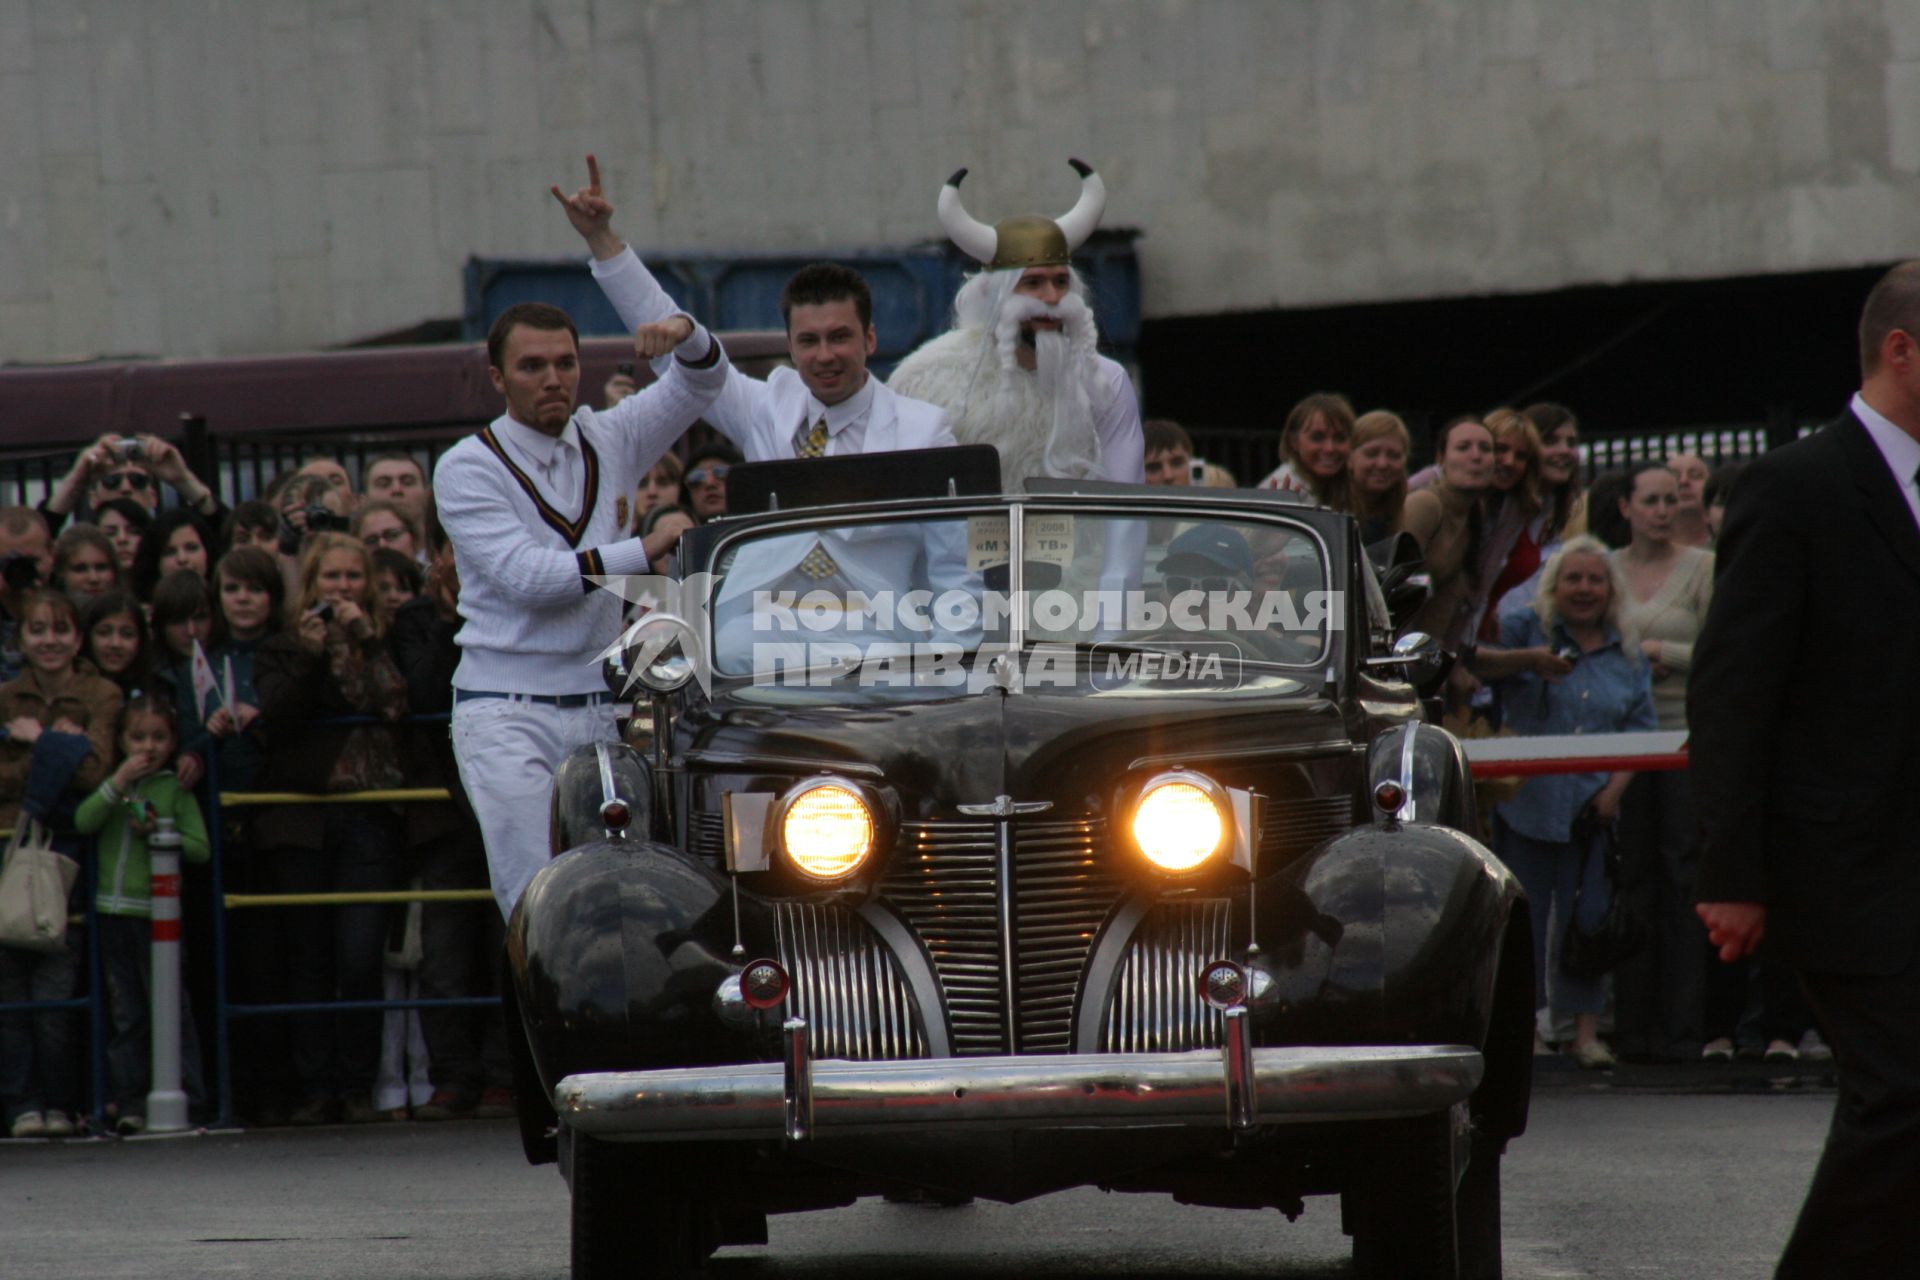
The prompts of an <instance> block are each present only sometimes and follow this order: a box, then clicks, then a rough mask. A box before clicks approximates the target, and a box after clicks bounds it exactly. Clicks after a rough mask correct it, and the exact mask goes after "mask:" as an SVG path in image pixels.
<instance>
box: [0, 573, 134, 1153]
mask: <svg viewBox="0 0 1920 1280" xmlns="http://www.w3.org/2000/svg"><path fill="white" fill-rule="evenodd" d="M20 648H21V651H22V653H23V655H24V657H25V659H26V669H25V670H23V671H22V672H21V673H20V675H19V676H18V677H16V678H15V679H13V680H10V681H8V682H7V683H6V684H4V685H0V735H3V739H0V827H4V828H11V827H13V826H14V825H15V824H17V823H20V822H25V821H28V820H32V821H35V822H39V823H41V824H42V825H44V826H46V827H47V828H48V829H49V830H50V831H51V832H52V834H53V844H54V848H56V849H58V850H59V851H60V852H62V853H64V854H66V855H67V856H68V857H71V858H74V859H76V860H83V854H84V853H85V850H86V846H85V843H84V841H83V840H82V838H81V836H80V834H79V832H78V831H76V830H75V829H74V825H73V812H74V806H75V805H76V804H77V803H78V802H79V799H80V797H81V796H83V795H85V794H86V793H87V792H89V791H91V790H92V789H93V788H94V787H96V786H98V785H99V783H100V779H101V778H103V777H104V776H106V772H107V770H108V768H109V767H111V765H112V763H113V742H114V733H113V730H114V725H115V722H116V721H117V720H118V718H119V715H120V690H119V689H118V688H116V687H115V686H114V684H113V682H112V681H111V680H107V679H105V678H104V677H101V676H97V675H94V674H93V673H92V671H91V670H88V669H85V668H83V667H82V665H81V659H80V615H79V613H78V611H77V610H76V609H75V608H74V606H73V601H71V600H69V599H67V597H66V596H64V595H62V594H61V593H60V592H58V591H49V590H35V591H29V592H26V593H25V594H24V595H23V597H22V598H21V602H20ZM82 936H83V935H82V933H81V931H80V930H77V929H69V930H68V931H67V945H66V948H65V949H64V950H62V951H57V952H39V951H24V950H20V949H18V948H14V947H0V1004H16V1003H26V1002H28V1001H52V1000H69V999H72V998H73V995H74V993H75V992H76V991H77V990H78V989H79V975H80V956H81V950H80V948H81V940H82ZM73 1033H74V1018H73V1015H72V1013H70V1012H69V1011H68V1010H65V1009H56V1010H46V1011H40V1012H34V1013H7V1014H0V1107H3V1108H4V1109H5V1122H6V1131H7V1132H8V1133H10V1134H11V1135H12V1136H13V1137H16V1138H33V1137H64V1136H66V1135H68V1134H71V1133H72V1132H73V1130H74V1123H73V1120H72V1119H71V1118H70V1117H69V1113H70V1112H73V1111H74V1110H75V1109H76V1106H77V1104H78V1102H79V1097H78V1089H77V1084H78V1082H79V1081H80V1080H81V1079H83V1078H84V1075H83V1073H82V1072H81V1070H80V1068H79V1063H78V1060H77V1055H76V1054H75V1052H74V1035H73Z"/></svg>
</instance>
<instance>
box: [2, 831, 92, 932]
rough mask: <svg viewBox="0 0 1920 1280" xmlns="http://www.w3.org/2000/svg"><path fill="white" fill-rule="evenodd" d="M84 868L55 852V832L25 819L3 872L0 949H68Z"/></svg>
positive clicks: (15, 835)
mask: <svg viewBox="0 0 1920 1280" xmlns="http://www.w3.org/2000/svg"><path fill="white" fill-rule="evenodd" d="M79 874H80V864H79V863H77V862H75V861H74V860H73V859H72V858H69V857H68V856H67V855H66V854H64V853H57V852H55V850H54V847H53V833H52V832H50V831H48V830H47V829H46V828H45V827H43V826H41V825H40V824H39V823H38V822H35V821H34V820H33V819H32V818H29V817H28V816H27V815H26V814H24V813H23V814H21V815H20V818H19V821H18V824H17V825H16V826H15V827H14V829H13V839H12V840H11V841H10V842H8V844H7V860H6V865H5V866H4V867H0V946H5V947H17V948H19V949H20V950H22V951H46V952H58V951H63V950H65V949H66V945H67V897H68V895H69V894H71V893H72V892H73V882H74V879H75V878H76V877H77V876H78V875H79Z"/></svg>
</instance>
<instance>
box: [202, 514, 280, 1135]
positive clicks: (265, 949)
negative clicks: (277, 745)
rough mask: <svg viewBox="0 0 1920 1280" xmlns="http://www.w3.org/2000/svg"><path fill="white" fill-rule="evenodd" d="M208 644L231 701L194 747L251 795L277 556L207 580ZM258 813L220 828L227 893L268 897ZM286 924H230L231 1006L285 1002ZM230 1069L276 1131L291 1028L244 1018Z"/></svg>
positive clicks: (256, 555)
mask: <svg viewBox="0 0 1920 1280" xmlns="http://www.w3.org/2000/svg"><path fill="white" fill-rule="evenodd" d="M213 596H214V619H213V643H212V647H211V648H210V649H209V651H208V659H209V661H210V662H211V663H212V665H213V668H214V671H215V674H216V675H217V676H218V678H219V679H220V682H221V686H222V692H223V695H224V694H225V692H226V688H227V685H228V683H229V677H231V686H232V691H231V697H230V698H227V697H223V700H222V704H221V706H220V707H219V708H218V709H216V710H215V711H214V712H213V713H212V714H211V715H209V716H208V717H207V719H206V731H205V735H204V737H203V738H202V739H201V740H199V741H197V742H195V743H193V744H190V748H191V749H192V750H194V751H197V752H201V753H207V759H208V760H209V761H210V762H211V761H212V760H215V759H217V760H218V762H219V767H220V777H219V781H220V787H221V789H222V790H225V791H251V790H256V789H257V787H258V784H259V779H260V773H261V770H262V769H263V768H264V766H265V762H266V746H267V744H266V734H265V723H264V721H263V720H262V718H261V715H260V693H259V688H258V683H257V680H256V674H257V673H256V670H255V660H256V658H257V656H258V654H259V652H260V646H261V645H263V644H265V643H266V642H267V641H268V640H269V639H271V638H272V637H273V636H276V635H278V634H279V633H280V630H281V627H282V624H283V623H284V621H285V618H286V578H285V576H284V575H283V574H282V573H281V571H280V558H279V556H278V555H277V554H275V553H272V552H268V551H263V550H261V549H260V548H259V547H246V546H242V547H235V548H234V549H233V550H231V551H229V552H227V553H226V554H225V555H223V556H221V557H220V562H219V563H218V564H217V565H215V566H214V570H213ZM256 812H257V810H254V809H228V810H225V811H224V814H223V817H222V826H221V841H222V844H221V848H222V851H223V852H222V874H223V876H224V879H225V888H226V889H227V891H228V892H237V893H268V892H271V891H272V889H273V885H272V883H271V882H270V881H268V880H267V879H265V878H264V876H263V872H262V868H261V866H260V860H259V859H258V858H256V857H254V856H253V850H254V849H255V848H257V843H256V841H255V840H254V837H253V823H252V821H251V818H252V815H253V814H254V813H256ZM282 923H283V918H282V916H281V915H280V913H278V912H274V911H242V912H239V913H238V914H236V915H233V916H230V917H229V918H228V924H227V930H228V933H227V936H228V939H229V941H228V956H229V960H228V974H229V978H228V980H229V982H230V983H231V984H232V990H231V998H232V999H234V1000H236V1001H239V1002H241V1003H256V1004H275V1003H280V1002H282V1001H284V1000H285V999H286V998H287V994H286V988H285V986H284V985H283V978H284V975H285V973H286V968H287V963H286V957H285V951H284V947H285V938H284V937H283V930H282V927H281V926H282ZM233 1036H234V1042H235V1048H236V1052H235V1060H236V1061H244V1062H245V1063H246V1064H247V1070H246V1071H245V1072H244V1073H242V1074H241V1075H240V1076H239V1077H238V1078H237V1079H236V1080H235V1092H236V1099H237V1102H238V1105H239V1106H240V1107H241V1110H242V1113H243V1114H244V1115H246V1116H247V1117H248V1118H249V1119H252V1120H255V1121H259V1122H267V1121H274V1122H282V1121H284V1120H285V1118H286V1106H287V1098H288V1096H289V1095H290V1094H291V1093H292V1092H293V1091H294V1086H293V1085H292V1083H291V1077H292V1068H291V1066H290V1065H289V1061H288V1051H287V1020H286V1019H285V1018H247V1019H243V1020H242V1021H240V1022H238V1023H236V1024H235V1025H234V1028H233Z"/></svg>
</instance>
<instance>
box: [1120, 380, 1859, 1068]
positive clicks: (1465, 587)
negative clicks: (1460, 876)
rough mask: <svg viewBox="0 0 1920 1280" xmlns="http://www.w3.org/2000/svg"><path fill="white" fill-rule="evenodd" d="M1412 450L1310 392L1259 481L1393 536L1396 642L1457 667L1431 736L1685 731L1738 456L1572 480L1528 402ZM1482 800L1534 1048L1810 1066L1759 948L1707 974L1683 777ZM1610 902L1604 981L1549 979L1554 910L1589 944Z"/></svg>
mask: <svg viewBox="0 0 1920 1280" xmlns="http://www.w3.org/2000/svg"><path fill="white" fill-rule="evenodd" d="M1146 426H1147V437H1148V439H1147V463H1146V466H1147V475H1148V479H1149V480H1150V481H1158V482H1161V483H1190V482H1193V481H1192V480H1191V479H1189V478H1188V477H1189V475H1190V474H1191V473H1193V472H1197V471H1198V470H1199V468H1198V467H1197V466H1195V465H1194V462H1193V446H1192V442H1191V440H1190V439H1189V438H1188V437H1187V436H1186V434H1185V433H1184V432H1183V431H1181V430H1180V429H1179V427H1178V426H1177V425H1176V424H1173V423H1165V422H1161V423H1154V422H1149V423H1148V424H1146ZM1411 454H1412V439H1411V436H1410V433H1409V432H1408V429H1407V427H1406V424H1405V423H1404V422H1403V421H1402V420H1401V419H1400V418H1399V417H1397V416H1396V415H1394V414H1393V413H1391V412H1388V411H1386V410H1379V409H1376V410H1373V411H1371V412H1367V413H1359V414H1356V413H1355V411H1354V408H1353V406H1352V404H1351V403H1350V402H1349V401H1348V400H1347V399H1346V397H1344V396H1340V395H1336V394H1331V393H1318V394H1315V395H1311V396H1308V397H1306V398H1305V399H1303V400H1302V401H1300V403H1299V404H1297V405H1296V406H1295V407H1294V409H1293V411H1292V412H1291V413H1290V414H1289V415H1288V416H1287V419H1286V422H1285V425H1284V427H1283V429H1282V432H1281V436H1280V441H1279V465H1278V466H1277V467H1276V468H1275V469H1274V470H1273V471H1272V473H1271V474H1269V475H1267V476H1266V477H1265V478H1264V479H1262V480H1261V481H1260V482H1259V484H1260V487H1261V488H1266V489H1280V490H1288V491H1292V492H1295V493H1298V494H1300V495H1301V496H1302V497H1303V498H1305V499H1306V500H1309V501H1312V502H1315V503H1317V504H1319V505H1321V506H1326V507H1331V508H1334V509H1336V510H1342V511H1347V512H1350V513H1352V514H1353V515H1354V516H1355V517H1356V518H1357V519H1359V520H1360V522H1361V525H1362V530H1363V536H1364V538H1365V539H1366V541H1367V542H1368V543H1369V545H1372V544H1377V543H1382V542H1384V541H1385V540H1387V539H1390V538H1392V537H1394V536H1395V535H1397V534H1401V533H1406V534H1411V535H1412V537H1413V538H1414V540H1415V541H1416V542H1417V544H1418V546H1419V550H1420V554H1421V557H1422V559H1423V568H1424V571H1425V572H1426V573H1427V575H1428V577H1429V580H1430V584H1431V587H1430V593H1429V595H1428V597H1427V599H1426V602H1425V603H1424V604H1423V605H1422V606H1421V607H1420V609H1419V610H1418V612H1417V613H1415V614H1414V615H1413V616H1412V617H1410V618H1408V619H1406V620H1405V621H1404V622H1403V623H1402V629H1403V630H1404V631H1421V632H1425V633H1427V634H1429V635H1432V636H1433V637H1435V638H1436V639H1437V640H1438V641H1439V642H1440V643H1441V645H1442V646H1443V647H1444V648H1445V649H1446V650H1447V651H1448V652H1450V653H1454V654H1458V655H1460V659H1461V660H1460V661H1459V662H1458V663H1456V664H1455V666H1454V667H1453V668H1452V671H1451V672H1450V674H1449V676H1448V677H1447V680H1446V683H1445V686H1444V688H1443V689H1442V690H1441V698H1442V706H1443V710H1444V711H1445V712H1446V714H1447V717H1448V722H1449V723H1450V724H1451V725H1453V726H1454V727H1456V728H1458V729H1460V730H1461V731H1462V732H1463V733H1467V734H1469V735H1478V734H1490V733H1503V734H1504V733H1513V734H1589V733H1608V732H1634V731H1656V730H1679V731H1684V730H1685V729H1686V727H1687V726H1686V680H1687V669H1688V666H1689V663H1690V660H1691V657H1692V647H1693V641H1694V639H1695V637H1696V636H1697V635H1698V634H1699V630H1700V627H1701V625H1702V624H1703V623H1704V621H1705V619H1706V614H1707V608H1708V605H1709V603H1710V601H1711V599H1712V592H1713V550H1712V545H1713V540H1714V538H1715V537H1716V536H1717V534H1718V530H1719V521H1720V518H1721V516H1722V515H1723V514H1724V512H1725V509H1726V501H1727V497H1728V495H1729V494H1730V493H1731V492H1732V489H1733V486H1734V485H1735V483H1737V481H1738V478H1739V473H1740V467H1739V465H1738V464H1730V465H1727V466H1723V467H1721V468H1719V469H1718V470H1710V469H1709V468H1708V466H1707V464H1706V463H1705V461H1703V460H1702V459H1701V458H1699V457H1696V456H1694V455H1692V454H1687V453H1675V454H1672V455H1669V456H1667V457H1665V458H1661V459H1658V460H1650V461H1644V462H1640V463H1637V464H1635V465H1633V466H1631V467H1627V468H1623V469H1619V470H1615V471H1607V472H1603V473H1601V474H1599V475H1597V476H1595V477H1594V479H1593V481H1592V483H1591V484H1587V483H1585V482H1584V481H1583V470H1584V468H1583V465H1582V459H1581V451H1580V428H1579V423H1578V421H1577V419H1576V418H1575V416H1574V414H1573V413H1572V412H1571V411H1569V410H1568V409H1566V408H1565V407H1564V406H1561V405H1557V404H1551V403H1540V404H1534V405H1529V406H1526V407H1525V408H1521V409H1516V408H1510V407H1501V408H1496V409H1492V410H1490V411H1487V412H1485V413H1476V414H1462V415H1459V416H1457V417H1454V418H1451V419H1449V420H1447V421H1446V422H1444V423H1443V424H1442V425H1441V427H1440V429H1439V430H1438V431H1437V432H1436V433H1435V436H1434V440H1433V459H1434V460H1433V462H1432V464H1431V465H1429V466H1427V467H1426V468H1424V469H1422V470H1419V471H1415V472H1412V473H1411V474H1409V470H1408V467H1409V458H1410V456H1411ZM1175 460H1177V462H1178V464H1179V465H1178V467H1177V468H1176V467H1174V466H1172V465H1168V464H1170V463H1171V462H1173V461H1175ZM1482 802H1483V816H1484V817H1485V819H1486V824H1485V825H1486V827H1487V834H1488V836H1489V839H1490V841H1491V843H1492V845H1493V847H1494V849H1495V851H1496V852H1497V853H1499V855H1500V856H1501V858H1502V859H1503V861H1505V862H1506V863H1507V864H1508V866H1509V867H1511V868H1512V869H1513V871H1514V873H1515V874H1516V875H1517V876H1518V877H1519V879H1520V880H1521V882H1522V884H1523V886H1524V887H1525V888H1526V890H1527V892H1528V896H1529V899H1530V901H1531V902H1532V904H1533V923H1534V934H1535V936H1534V944H1535V945H1534V951H1535V984H1536V993H1535V994H1536V1003H1537V1005H1538V1006H1539V1017H1538V1030H1539V1038H1538V1041H1537V1043H1536V1049H1537V1050H1538V1051H1539V1052H1541V1053H1550V1052H1553V1051H1555V1049H1556V1048H1559V1047H1564V1048H1565V1049H1566V1050H1567V1051H1568V1052H1569V1053H1570V1054H1571V1055H1572V1056H1573V1057H1574V1059H1575V1060H1576V1061H1578V1062H1579V1063H1580V1065H1582V1066H1585V1067H1591V1068H1606V1067H1609V1066H1612V1065H1613V1064H1614V1062H1615V1061H1616V1054H1617V1055H1618V1056H1620V1057H1625V1058H1626V1059H1628V1060H1629V1061H1638V1062H1660V1063H1678V1062H1685V1061H1695V1060H1702V1059H1704V1060H1707V1061H1731V1060H1732V1059H1733V1058H1735V1057H1736V1056H1741V1057H1751V1058H1765V1059H1768V1060H1775V1061H1778V1060H1786V1059H1794V1058H1797V1057H1798V1056H1799V1055H1800V1054H1801V1053H1802V1052H1803V1051H1805V1052H1809V1053H1814V1054H1821V1053H1824V1046H1822V1045H1820V1043H1819V1038H1818V1036H1817V1035H1816V1034H1814V1033H1813V1032H1812V1030H1811V1020H1810V1018H1809V1016H1808V1014H1807V1011H1806V1009H1805V1007H1804V1005H1803V1004H1802V1002H1801V1001H1800V999H1799V998H1798V996H1797V994H1796V992H1795V990H1794V986H1793V983H1792V980H1791V978H1790V977H1789V975H1788V974H1787V972H1786V971H1785V969H1784V966H1782V965H1781V964H1780V963H1779V962H1778V961H1777V960H1775V959H1774V958H1773V957H1771V956H1770V955H1769V954H1768V953H1767V952H1766V951H1765V950H1764V949H1763V951H1762V953H1761V954H1760V956H1759V957H1758V958H1757V959H1756V960H1755V961H1754V962H1752V963H1751V964H1749V965H1739V966H1723V965H1720V964H1718V963H1716V962H1713V961H1712V954H1713V953H1712V951H1711V949H1710V948H1709V946H1708V943H1707V938H1706V933H1705V930H1704V929H1703V927H1702V926H1701V924H1700V921H1699V919H1698V917H1697V916H1696V915H1695V913H1694V910H1693V905H1692V904H1693V872H1694V866H1695V862H1696V859H1697V854H1698V836H1697V826H1696V823H1695V820H1694V813H1693V809H1692V805H1691V802H1690V799H1689V796H1688V790H1687V783H1686V775H1685V773H1684V772H1674V771H1664V772H1647V773H1643V774H1640V775H1638V776H1635V775H1632V774H1628V773H1612V774H1601V773H1591V774H1562V775H1558V776H1549V777H1542V778H1535V779H1530V780H1528V781H1526V782H1524V783H1522V784H1520V785H1518V786H1517V787H1515V786H1514V785H1513V784H1511V783H1508V784H1504V785H1501V784H1494V785H1490V786H1487V787H1484V788H1483V795H1482ZM1609 847H1611V848H1612V849H1613V850H1614V851H1615V856H1616V859H1617V861H1616V862H1615V866H1614V871H1613V873H1612V874H1609V872H1608V870H1607V868H1608V858H1607V857H1606V856H1605V853H1606V850H1607V849H1608V848H1609ZM1614 894H1618V895H1619V896H1620V897H1621V899H1622V905H1623V907H1625V908H1626V910H1627V911H1628V912H1629V913H1630V914H1631V915H1632V916H1633V917H1634V918H1635V919H1637V920H1639V921H1641V922H1643V923H1644V925H1645V934H1646V936H1645V941H1644V943H1643V944H1642V945H1641V946H1640V947H1639V948H1638V949H1637V950H1636V951H1635V952H1634V953H1633V954H1632V955H1630V956H1629V957H1628V958H1627V959H1625V960H1624V961H1622V962H1621V964H1620V965H1619V967H1618V969H1617V971H1616V972H1614V973H1613V974H1611V975H1609V976H1608V977H1607V978H1605V979H1593V978H1579V977H1574V976H1572V975H1569V974H1568V973H1566V972H1565V971H1564V969H1563V968H1562V967H1561V966H1560V965H1559V964H1558V962H1557V959H1556V958H1557V957H1558V956H1559V954H1560V946H1561V943H1560V939H1561V938H1562V937H1563V936H1564V935H1565V933H1566V932H1567V931H1568V929H1569V928H1570V926H1571V924H1572V922H1573V920H1574V919H1575V914H1574V913H1575V908H1576V905H1577V908H1578V919H1579V921H1580V922H1581V925H1582V927H1583V928H1585V929H1588V930H1591V929H1593V928H1595V927H1597V926H1598V924H1599V922H1600V920H1601V918H1602V917H1603V916H1604V915H1605V913H1606V910H1607V907H1608V905H1609V902H1610V901H1611V899H1612V896H1613V895H1614ZM1609 1019H1611V1022H1610V1024H1609V1021H1608V1020H1609ZM1609 1029H1610V1031H1611V1040H1612V1043H1611V1045H1610V1044H1609V1043H1608V1039H1607V1038H1606V1037H1605V1035H1604V1034H1603V1032H1604V1031H1606V1030H1609Z"/></svg>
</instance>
